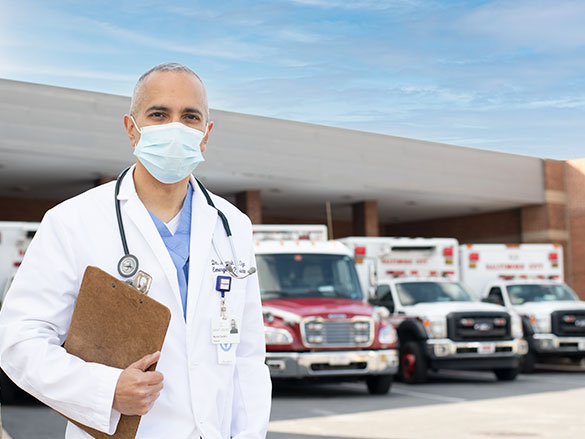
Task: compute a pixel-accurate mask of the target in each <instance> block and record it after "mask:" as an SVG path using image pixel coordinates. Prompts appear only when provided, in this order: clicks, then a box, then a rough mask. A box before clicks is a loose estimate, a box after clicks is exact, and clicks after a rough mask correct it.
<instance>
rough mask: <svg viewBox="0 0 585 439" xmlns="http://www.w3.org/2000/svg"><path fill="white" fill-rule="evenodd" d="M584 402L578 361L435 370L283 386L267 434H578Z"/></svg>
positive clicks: (289, 438) (36, 421)
mask: <svg viewBox="0 0 585 439" xmlns="http://www.w3.org/2000/svg"><path fill="white" fill-rule="evenodd" d="M584 400H585V369H584V368H582V367H581V366H573V365H550V366H546V367H544V368H543V367H540V368H539V369H538V370H537V372H536V373H534V374H531V375H520V376H519V377H518V379H517V380H516V381H512V382H500V381H497V380H496V379H495V378H494V376H493V374H491V373H487V372H486V373H484V372H460V371H454V372H440V373H431V374H430V380H429V382H428V383H426V384H421V385H414V386H411V385H406V384H403V383H394V385H393V387H392V390H391V392H390V393H389V394H387V395H375V396H374V395H369V394H368V393H367V390H366V387H365V385H364V384H363V383H357V382H356V383H330V384H314V383H302V384H299V383H289V384H287V383H280V384H278V383H277V384H276V385H275V389H274V392H273V408H272V415H271V423H270V427H269V434H268V439H334V438H335V439H342V438H343V439H415V438H425V439H426V438H433V439H443V438H445V439H446V438H449V439H459V438H460V439H475V438H478V439H480V438H487V439H489V438H494V437H497V438H503V439H506V438H510V439H512V438H514V439H517V438H518V437H523V438H538V439H547V438H551V439H553V438H554V439H556V438H561V437H579V436H581V432H582V429H583V427H582V426H583V422H582V409H581V407H582V401H584ZM2 421H3V423H4V428H5V429H6V431H7V432H8V433H9V434H10V435H11V436H12V439H61V438H63V437H64V432H65V420H64V419H63V418H62V417H61V416H60V415H58V414H57V413H55V412H53V411H52V410H50V409H49V408H47V407H44V406H42V405H37V404H33V403H31V402H22V403H21V404H20V405H17V406H3V407H2ZM161 439H163V438H161ZM165 439H166V438H165Z"/></svg>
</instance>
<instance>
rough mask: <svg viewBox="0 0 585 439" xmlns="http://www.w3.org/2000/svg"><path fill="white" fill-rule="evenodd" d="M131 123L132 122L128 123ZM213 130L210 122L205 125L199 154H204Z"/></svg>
mask: <svg viewBox="0 0 585 439" xmlns="http://www.w3.org/2000/svg"><path fill="white" fill-rule="evenodd" d="M130 122H132V121H130ZM212 128H213V122H212V121H210V122H209V123H208V124H207V132H206V133H205V136H204V137H203V140H202V141H201V152H205V147H206V145H207V140H209V133H211V129H212Z"/></svg>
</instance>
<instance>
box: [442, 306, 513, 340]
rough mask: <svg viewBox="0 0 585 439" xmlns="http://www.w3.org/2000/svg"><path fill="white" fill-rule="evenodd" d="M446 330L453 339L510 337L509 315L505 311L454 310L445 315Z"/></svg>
mask: <svg viewBox="0 0 585 439" xmlns="http://www.w3.org/2000/svg"><path fill="white" fill-rule="evenodd" d="M447 331H448V336H449V338H450V339H451V340H455V341H484V340H510V339H512V335H511V332H512V331H511V325H510V316H509V315H508V313H506V312H484V311H476V312H454V313H451V314H449V315H448V316H447Z"/></svg>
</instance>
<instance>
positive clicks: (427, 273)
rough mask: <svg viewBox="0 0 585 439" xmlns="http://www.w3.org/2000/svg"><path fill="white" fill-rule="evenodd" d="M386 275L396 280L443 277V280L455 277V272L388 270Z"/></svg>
mask: <svg viewBox="0 0 585 439" xmlns="http://www.w3.org/2000/svg"><path fill="white" fill-rule="evenodd" d="M386 274H387V275H388V276H390V277H392V278H394V279H397V278H401V277H412V276H414V277H418V278H423V277H443V278H447V279H448V278H450V277H451V276H455V272H454V271H442V272H437V271H419V270H412V271H397V270H386Z"/></svg>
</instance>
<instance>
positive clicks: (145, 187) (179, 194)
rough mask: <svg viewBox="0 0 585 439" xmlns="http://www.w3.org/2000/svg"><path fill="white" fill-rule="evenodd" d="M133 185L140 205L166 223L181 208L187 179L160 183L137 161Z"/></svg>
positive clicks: (185, 192) (187, 183)
mask: <svg viewBox="0 0 585 439" xmlns="http://www.w3.org/2000/svg"><path fill="white" fill-rule="evenodd" d="M134 185H135V186H136V193H137V194H138V198H140V201H142V204H144V206H145V207H146V208H147V209H148V210H150V211H151V212H152V213H154V214H155V215H156V216H157V218H159V219H160V220H161V221H164V222H165V223H168V222H169V221H170V220H172V219H173V218H174V217H175V216H177V214H178V213H179V212H180V210H181V207H182V206H183V201H185V196H186V195H187V189H188V185H189V177H186V178H185V179H184V180H181V181H178V182H177V183H172V184H165V183H161V182H160V181H158V180H157V179H156V178H154V177H153V176H152V175H150V173H149V172H148V171H147V170H146V168H145V167H144V166H142V163H140V161H138V160H137V161H136V168H135V169H134Z"/></svg>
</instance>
